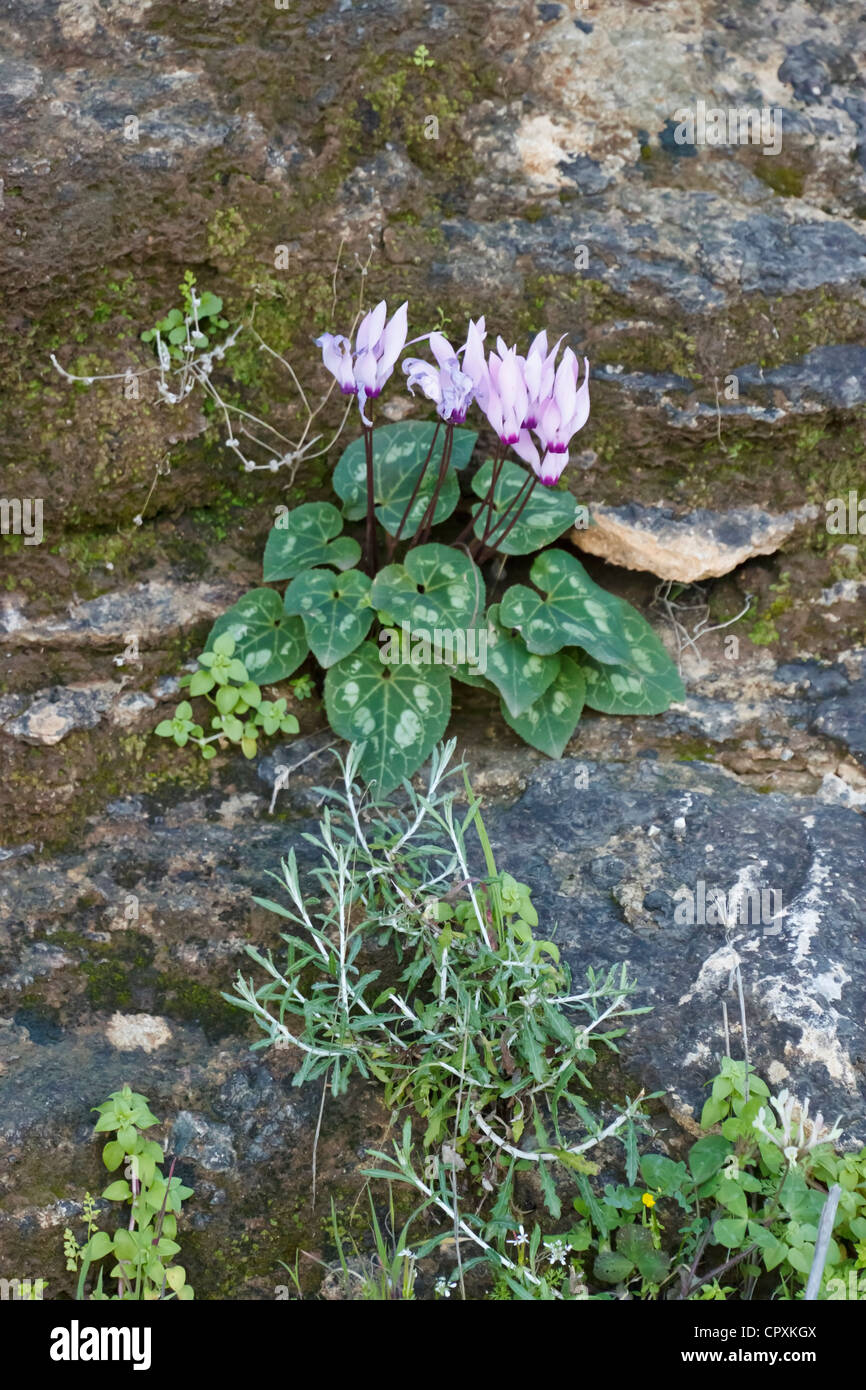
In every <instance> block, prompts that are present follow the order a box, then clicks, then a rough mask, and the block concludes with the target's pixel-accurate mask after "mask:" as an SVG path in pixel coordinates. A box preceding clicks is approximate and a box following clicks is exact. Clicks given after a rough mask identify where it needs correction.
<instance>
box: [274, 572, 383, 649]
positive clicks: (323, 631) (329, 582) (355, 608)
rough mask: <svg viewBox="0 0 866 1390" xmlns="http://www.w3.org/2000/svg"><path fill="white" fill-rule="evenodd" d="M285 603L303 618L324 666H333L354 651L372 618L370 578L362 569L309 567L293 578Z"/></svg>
mask: <svg viewBox="0 0 866 1390" xmlns="http://www.w3.org/2000/svg"><path fill="white" fill-rule="evenodd" d="M283 606H284V608H285V611H286V612H287V613H289V614H296V615H297V616H298V617H300V618H301V619H302V621H303V624H304V631H305V632H306V634H307V641H308V642H309V644H310V651H311V652H312V653H313V656H314V657H315V658H316V660H317V661H318V662H319V664H320V665H322V666H333V665H334V662H335V661H340V660H342V658H343V657H344V656H348V655H349V652H353V651H354V650H355V648H356V647H357V646H358V644H359V643H360V642H363V640H364V638H365V637H366V636H367V633H368V632H369V630H370V624H371V623H372V621H373V609H372V608H371V607H370V580H369V579H368V578H367V576H366V574H362V573H361V572H360V570H347V571H346V572H345V574H339V575H338V574H334V572H333V570H307V571H306V572H305V573H304V574H299V575H298V577H297V579H293V580H292V582H291V584H290V585H289V587H288V588H287V589H286V594H285V599H284V601H283Z"/></svg>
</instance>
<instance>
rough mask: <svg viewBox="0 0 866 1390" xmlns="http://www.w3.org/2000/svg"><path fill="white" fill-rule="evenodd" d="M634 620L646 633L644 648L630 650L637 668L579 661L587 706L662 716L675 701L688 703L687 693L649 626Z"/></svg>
mask: <svg viewBox="0 0 866 1390" xmlns="http://www.w3.org/2000/svg"><path fill="white" fill-rule="evenodd" d="M626 606H628V605H626ZM632 612H634V610H633V609H632ZM634 616H635V617H636V618H639V619H640V621H641V622H642V623H643V624H644V628H645V629H646V632H645V633H644V635H643V638H642V641H641V645H640V646H637V645H635V646H633V647H632V648H631V653H632V662H633V663H634V664H631V665H629V666H607V665H602V664H601V663H600V662H598V661H593V660H592V658H591V657H583V656H581V657H580V664H581V667H582V668H583V674H584V676H585V677H586V703H587V704H588V705H589V707H590V709H597V710H600V711H601V713H602V714H663V713H664V711H665V710H666V709H668V707H669V706H670V705H671V704H672V703H673V702H674V701H675V700H684V699H685V695H686V692H685V689H684V687H683V683H682V681H681V680H680V676H679V672H678V671H677V668H676V666H675V665H674V663H673V661H672V660H671V658H670V657H669V656H668V654H667V652H666V651H665V649H664V647H663V646H662V644H661V642H660V641H659V639H658V638H657V637H656V635H655V633H654V632H653V630H652V628H651V627H650V625H649V623H644V620H643V619H642V618H640V614H639V613H635V615H634ZM632 632H634V627H633V626H632ZM638 663H639V668H638ZM636 668H637V669H636Z"/></svg>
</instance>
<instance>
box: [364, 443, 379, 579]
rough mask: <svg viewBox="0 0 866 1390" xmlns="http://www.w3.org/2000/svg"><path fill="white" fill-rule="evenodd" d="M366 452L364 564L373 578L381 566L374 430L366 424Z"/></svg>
mask: <svg viewBox="0 0 866 1390" xmlns="http://www.w3.org/2000/svg"><path fill="white" fill-rule="evenodd" d="M364 453H365V456H366V460H367V528H366V534H365V541H364V564H365V566H366V570H367V573H368V574H369V576H370V578H371V579H372V578H373V576H374V575H375V573H376V570H377V569H378V568H379V556H378V553H377V549H376V498H375V496H374V494H373V430H372V427H370V426H368V425H365V426H364Z"/></svg>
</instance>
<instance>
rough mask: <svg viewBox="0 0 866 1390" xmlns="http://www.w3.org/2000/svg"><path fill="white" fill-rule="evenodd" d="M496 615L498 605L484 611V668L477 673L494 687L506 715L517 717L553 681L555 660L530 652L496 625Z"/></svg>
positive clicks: (523, 644)
mask: <svg viewBox="0 0 866 1390" xmlns="http://www.w3.org/2000/svg"><path fill="white" fill-rule="evenodd" d="M500 615H501V609H500V605H499V604H498V603H493V604H491V605H490V607H489V608H488V610H487V651H486V661H487V667H486V670H484V671H482V672H481V674H482V675H484V676H485V677H486V678H487V680H489V681H491V682H492V683H493V685H495V686H496V689H497V690H498V691H499V694H500V695H501V696H502V699H503V700H504V702H505V705H506V708H507V709H508V712H509V713H510V714H513V715H515V716H517V715H521V714H524V713H525V712H526V710H528V709H529V707H530V705H533V704H534V703H535V701H536V700H537V699H538V698H539V696H541V695H543V694H544V692H545V690H547V688H548V686H550V685H552V684H553V682H554V681H555V680H556V677H557V674H558V672H559V657H558V656H539V655H537V653H534V652H530V651H529V650H528V648H527V646H526V643H525V642H524V640H523V638H522V637H521V636H520V635H519V633H517V634H515V633H512V632H511V631H509V629H508V627H507V626H505V625H504V624H503V623H502V622H500ZM480 665H481V662H479V666H480Z"/></svg>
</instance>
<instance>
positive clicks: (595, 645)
mask: <svg viewBox="0 0 866 1390" xmlns="http://www.w3.org/2000/svg"><path fill="white" fill-rule="evenodd" d="M529 577H530V579H531V580H532V583H533V584H534V585H535V586H536V588H538V589H541V590H543V591H544V592H545V593H546V594H547V597H546V598H542V597H541V595H540V594H537V593H535V592H534V590H532V589H529V588H527V586H526V585H525V584H514V585H512V587H511V588H510V589H507V590H506V592H505V594H504V595H503V599H502V621H503V623H505V624H506V626H508V627H516V628H519V629H520V632H521V635H522V636H523V639H524V641H525V642H526V645H527V647H528V648H529V650H530V651H531V652H538V653H539V654H540V655H542V656H548V655H550V654H551V653H552V652H558V651H561V650H562V648H563V647H582V648H583V649H584V651H586V652H588V653H589V655H590V656H593V657H595V658H596V660H597V661H602V662H610V663H622V664H623V665H628V664H629V661H630V655H631V652H630V646H629V643H628V641H627V639H626V637H625V636H624V635H623V633H622V632H621V630H620V628H621V624H622V609H621V600H619V599H617V598H615V597H614V596H613V594H609V593H608V592H607V590H605V589H602V588H600V587H599V585H598V584H596V583H595V581H594V580H592V579H590V577H589V575H588V574H587V572H586V570H585V569H584V567H583V565H582V564H581V563H580V561H579V560H576V559H575V558H574V556H573V555H569V553H568V551H566V550H546V551H545V552H544V554H543V555H539V557H538V559H537V560H536V561H535V563H534V565H533V566H532V569H531V570H530V572H529ZM632 611H634V610H632Z"/></svg>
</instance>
